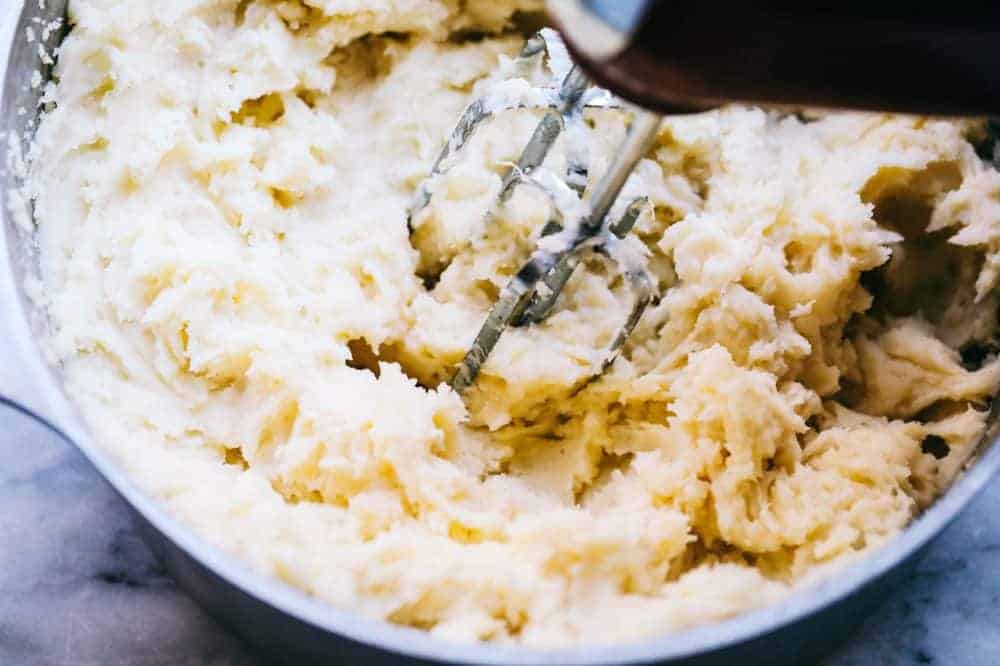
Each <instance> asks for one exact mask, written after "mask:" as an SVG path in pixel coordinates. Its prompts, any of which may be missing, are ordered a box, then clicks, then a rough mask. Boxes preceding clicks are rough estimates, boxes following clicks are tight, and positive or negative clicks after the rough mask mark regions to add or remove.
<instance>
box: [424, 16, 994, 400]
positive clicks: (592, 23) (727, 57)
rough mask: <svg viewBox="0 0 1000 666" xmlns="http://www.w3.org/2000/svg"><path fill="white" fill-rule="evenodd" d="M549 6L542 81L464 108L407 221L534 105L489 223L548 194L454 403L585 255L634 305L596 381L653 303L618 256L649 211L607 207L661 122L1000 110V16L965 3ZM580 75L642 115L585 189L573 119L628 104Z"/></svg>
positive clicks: (636, 268) (646, 282)
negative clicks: (904, 11) (509, 205)
mask: <svg viewBox="0 0 1000 666" xmlns="http://www.w3.org/2000/svg"><path fill="white" fill-rule="evenodd" d="M870 5H876V6H874V7H873V6H870ZM547 7H548V10H549V13H550V15H551V17H552V19H553V22H554V23H555V25H556V26H557V27H558V28H559V30H560V32H561V35H562V37H560V33H557V32H556V31H555V30H552V29H543V30H542V31H541V32H539V33H538V34H536V35H535V36H533V37H531V38H530V39H528V40H527V42H526V43H525V45H524V48H523V49H522V51H521V53H520V55H519V57H518V58H517V60H516V61H515V63H514V69H515V73H517V72H518V71H520V72H526V71H527V70H528V68H530V67H531V66H532V65H533V64H535V63H537V61H538V59H540V58H547V59H548V63H549V67H548V68H549V71H550V72H551V76H552V80H551V81H550V82H549V83H548V84H547V85H544V86H542V87H541V88H534V89H532V90H531V91H530V92H529V93H528V94H525V93H524V92H523V91H522V92H521V93H520V94H517V95H503V94H499V95H489V96H488V97H487V98H483V99H479V100H476V101H474V102H473V103H472V104H470V105H469V106H468V107H467V108H466V110H465V112H464V113H463V115H462V117H461V118H460V120H459V122H458V125H457V127H456V128H455V130H454V131H453V132H452V134H451V136H450V137H449V139H448V141H447V143H446V144H445V146H444V148H443V149H442V150H441V153H440V155H439V156H438V158H437V161H436V162H435V163H434V165H433V167H432V169H431V172H430V175H429V176H428V178H427V179H426V180H425V181H424V182H423V183H421V185H420V186H419V187H418V189H417V193H416V196H415V199H414V202H413V204H412V205H411V208H410V221H411V225H412V222H413V220H415V219H417V218H418V216H420V215H421V213H422V212H423V211H424V209H425V208H426V207H427V205H428V204H429V203H430V200H431V197H432V191H433V186H432V183H433V181H434V179H435V178H437V177H438V176H440V175H441V174H442V173H444V172H445V171H447V169H448V168H449V166H450V162H451V158H452V157H453V156H454V155H455V153H456V152H458V151H460V150H461V149H462V147H463V146H464V145H465V144H466V143H467V142H468V141H469V139H470V138H471V136H472V134H473V133H474V132H475V130H476V128H477V127H478V126H479V125H480V124H482V123H484V122H488V120H489V119H490V118H491V117H492V116H493V115H494V114H496V113H498V112H501V111H504V110H507V109H512V108H542V109H545V110H546V112H545V114H544V116H543V117H542V119H541V121H540V122H539V124H538V126H537V127H536V129H535V131H534V133H533V134H532V136H531V138H530V140H529V141H528V143H527V145H526V146H525V147H524V150H523V152H522V153H521V156H520V159H519V160H518V161H517V163H516V164H515V165H512V166H510V167H509V168H508V169H507V170H506V172H505V173H504V176H503V178H502V183H501V187H500V190H499V193H498V194H497V197H496V199H495V201H494V203H493V206H492V207H491V208H490V210H489V212H488V213H487V216H488V217H491V216H494V215H496V214H497V213H498V212H499V209H500V208H501V207H502V206H503V205H504V203H506V202H507V201H508V200H509V199H510V197H511V195H512V193H513V191H514V189H515V188H516V187H517V186H518V185H521V184H531V185H533V186H536V187H539V188H541V189H542V190H543V191H544V192H546V193H547V194H548V196H549V197H550V198H551V200H552V202H553V204H554V205H553V209H554V211H555V213H554V214H553V217H552V219H550V220H549V222H548V223H547V224H546V225H545V227H544V228H543V229H542V232H541V237H540V240H539V241H538V244H537V246H536V248H535V250H534V252H533V253H532V255H531V257H530V258H529V259H528V261H527V262H526V263H525V264H524V265H523V266H522V267H521V268H520V270H518V271H517V273H516V274H515V275H514V277H513V278H512V279H511V280H510V281H509V283H508V284H507V285H506V287H505V288H504V289H503V290H502V291H501V292H500V295H499V297H498V298H497V300H496V302H495V304H494V305H493V307H492V308H491V310H490V312H489V314H488V315H487V317H486V320H485V322H484V323H483V325H482V327H481V328H480V330H479V333H478V335H477V336H476V338H475V340H474V341H473V343H472V346H471V347H470V348H469V349H468V351H467V353H466V354H465V357H464V359H463V360H462V362H461V364H460V365H459V367H458V370H457V371H456V373H455V375H454V377H453V379H452V381H451V386H452V388H453V389H454V390H456V391H457V392H459V393H463V392H464V391H466V390H467V389H468V388H469V387H470V386H472V385H473V384H474V383H475V381H476V378H477V376H478V375H479V372H480V370H481V368H482V367H483V365H484V364H485V363H486V360H487V358H488V357H489V355H490V353H491V352H492V351H493V349H494V347H495V346H496V344H497V342H498V341H499V340H500V336H501V335H502V334H503V332H504V331H505V330H506V329H507V328H508V327H509V326H528V325H532V324H537V323H539V322H541V321H544V320H545V319H546V318H547V317H548V316H549V315H550V314H551V313H552V312H553V310H554V309H555V306H556V302H557V300H558V297H559V294H560V292H561V291H562V289H563V287H564V286H565V285H566V283H567V281H568V280H569V279H570V277H571V276H572V274H573V272H574V271H575V270H576V268H577V267H578V266H579V265H580V263H581V262H582V260H583V259H584V258H585V257H586V255H587V253H592V252H597V253H600V254H603V255H605V256H606V257H608V258H609V259H611V260H612V261H613V262H615V263H616V264H618V266H619V268H620V269H621V271H622V273H623V275H624V276H625V278H626V281H627V283H628V285H629V286H630V288H631V290H632V293H633V298H634V301H633V306H632V308H631V309H630V311H629V312H628V314H627V316H626V319H625V321H624V322H623V323H622V325H621V328H620V329H619V331H618V334H617V335H616V336H615V338H614V340H613V342H612V343H611V345H610V347H609V348H608V350H607V352H606V355H605V358H604V361H603V364H602V366H601V369H600V372H603V371H604V370H606V369H607V368H608V367H610V365H611V364H612V363H613V362H614V360H615V358H616V357H617V356H618V354H619V352H620V351H621V349H622V347H623V346H624V345H625V343H626V341H627V340H628V338H629V335H630V334H631V333H632V331H633V330H634V328H635V326H636V325H637V324H638V322H639V320H640V319H641V317H642V315H643V312H644V311H645V309H646V308H647V306H648V305H649V304H650V303H651V302H652V301H653V299H654V298H655V297H656V294H655V287H654V285H655V281H654V280H653V279H652V277H651V276H650V275H649V274H648V273H647V272H646V270H645V268H644V267H643V266H642V265H640V263H639V262H637V261H635V260H634V259H631V258H630V257H629V256H628V255H627V254H626V253H618V252H616V247H617V244H618V242H619V241H620V240H621V239H623V238H625V237H626V236H627V235H628V234H629V233H630V231H631V229H632V226H633V225H634V224H635V222H636V220H637V219H638V217H639V215H640V214H641V212H642V210H643V208H644V207H645V206H646V205H648V203H647V201H646V200H645V199H644V198H641V197H640V198H637V199H635V200H633V201H631V202H629V203H628V205H627V206H626V207H625V208H624V212H623V213H621V214H620V215H618V216H617V217H616V218H615V219H610V216H609V212H610V211H611V210H612V208H613V207H614V205H615V203H616V201H617V199H618V195H619V193H620V192H621V190H622V187H623V186H624V184H625V182H626V180H627V179H628V177H629V175H630V174H631V172H632V170H633V169H634V168H635V166H636V164H637V163H638V162H639V160H641V159H642V158H643V156H644V155H645V154H646V153H647V152H648V151H649V150H650V149H651V147H652V145H653V143H654V141H655V138H656V135H657V132H658V130H659V127H660V124H661V120H662V116H661V115H660V114H661V113H691V112H697V111H703V110H707V109H710V108H713V107H716V106H719V105H721V104H724V103H727V102H749V103H757V104H765V105H770V106H772V107H773V106H778V107H785V108H799V107H802V106H814V107H815V106H822V107H834V108H851V109H866V110H883V111H903V112H921V113H946V114H956V115H964V114H982V115H987V114H990V113H995V112H996V111H997V110H998V109H1000V76H998V75H997V74H996V72H998V71H1000V49H997V48H996V44H997V43H1000V6H997V7H990V6H987V5H982V6H981V5H979V4H976V5H975V7H974V9H975V11H971V9H972V8H970V7H967V6H965V3H963V2H961V1H957V2H952V3H949V5H948V6H947V7H943V8H935V9H934V10H933V11H928V10H926V9H924V10H920V9H917V10H914V11H912V12H911V14H910V15H908V16H901V15H899V14H895V13H893V11H892V9H889V8H887V7H881V6H878V3H850V2H847V3H839V4H838V5H837V10H836V11H832V10H829V9H822V8H810V7H806V8H802V7H799V6H798V5H797V4H795V3H780V2H766V3H761V2H756V3H755V2H750V3H740V4H739V5H738V6H729V5H721V6H720V5H715V4H714V3H713V4H711V5H706V4H705V3H674V2H666V1H665V0H551V1H550V2H548V3H547ZM720 12H724V14H723V15H720ZM563 38H565V42H564V41H563ZM570 54H572V60H574V61H575V62H576V64H573V62H572V61H571V58H570ZM585 72H586V73H585ZM591 79H593V80H594V81H597V82H598V83H599V84H601V85H603V86H605V87H606V88H607V89H608V90H611V91H613V92H614V93H616V94H618V95H620V96H621V97H623V98H625V99H627V100H629V101H630V102H632V103H634V104H638V105H640V107H641V108H639V107H632V111H633V113H632V120H631V124H630V127H629V131H628V133H627V135H626V137H625V139H624V140H623V142H622V145H621V146H620V147H619V149H618V150H617V151H616V153H615V156H614V159H613V160H612V163H611V164H610V166H609V167H608V169H607V171H606V172H605V173H604V175H603V176H602V178H601V179H600V180H598V181H597V183H596V184H595V185H594V186H593V187H592V188H590V191H589V192H586V189H587V188H586V186H587V175H588V160H587V153H586V149H585V147H584V146H583V145H581V142H582V141H583V138H584V132H582V131H581V128H582V126H583V112H584V109H588V108H623V107H624V103H623V102H621V101H619V99H618V98H617V97H615V96H614V95H612V94H610V93H609V92H608V91H607V90H605V89H603V88H598V87H596V86H595V85H593V84H592V83H591ZM560 135H565V140H566V143H567V153H568V154H567V160H566V162H567V168H566V173H565V175H564V176H563V177H561V178H560V177H556V176H554V174H552V173H550V172H548V171H546V170H545V169H542V168H540V167H541V165H542V163H543V162H544V161H545V158H546V156H547V155H548V153H549V150H550V149H551V147H552V146H553V145H554V143H555V142H556V140H557V139H558V138H559V136H560ZM598 374H600V373H598Z"/></svg>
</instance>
